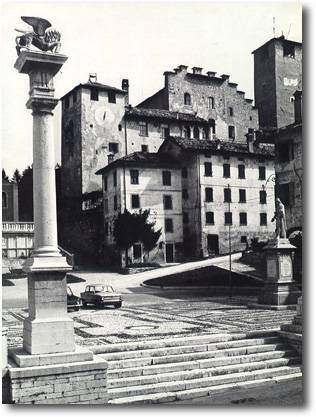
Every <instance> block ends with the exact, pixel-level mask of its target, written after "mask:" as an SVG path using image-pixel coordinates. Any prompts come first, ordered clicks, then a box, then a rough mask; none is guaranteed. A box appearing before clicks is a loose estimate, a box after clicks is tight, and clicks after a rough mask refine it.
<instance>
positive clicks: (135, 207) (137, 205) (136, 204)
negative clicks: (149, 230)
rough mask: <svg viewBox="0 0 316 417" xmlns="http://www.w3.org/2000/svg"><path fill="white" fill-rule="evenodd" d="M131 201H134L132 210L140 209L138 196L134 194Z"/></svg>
mask: <svg viewBox="0 0 316 417" xmlns="http://www.w3.org/2000/svg"><path fill="white" fill-rule="evenodd" d="M131 199H132V209H138V208H140V201H139V195H138V194H132V195H131Z"/></svg>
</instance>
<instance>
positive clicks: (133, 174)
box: [130, 169, 139, 184]
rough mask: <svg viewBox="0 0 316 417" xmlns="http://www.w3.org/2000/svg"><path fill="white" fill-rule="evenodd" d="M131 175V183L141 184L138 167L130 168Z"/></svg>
mask: <svg viewBox="0 0 316 417" xmlns="http://www.w3.org/2000/svg"><path fill="white" fill-rule="evenodd" d="M130 175H131V184H139V178H138V177H139V172H138V169H131V170H130Z"/></svg>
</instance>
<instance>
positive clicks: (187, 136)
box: [183, 126, 190, 139]
mask: <svg viewBox="0 0 316 417" xmlns="http://www.w3.org/2000/svg"><path fill="white" fill-rule="evenodd" d="M183 137H184V138H185V139H190V127H189V126H184V128H183Z"/></svg>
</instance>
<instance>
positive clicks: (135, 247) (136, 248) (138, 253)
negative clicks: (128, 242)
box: [133, 243, 142, 262]
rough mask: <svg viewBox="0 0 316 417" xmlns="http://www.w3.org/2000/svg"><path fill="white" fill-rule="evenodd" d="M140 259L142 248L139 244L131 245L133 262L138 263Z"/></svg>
mask: <svg viewBox="0 0 316 417" xmlns="http://www.w3.org/2000/svg"><path fill="white" fill-rule="evenodd" d="M141 257H142V247H141V245H140V244H139V243H135V245H133V258H134V260H135V261H138V262H140V261H141Z"/></svg>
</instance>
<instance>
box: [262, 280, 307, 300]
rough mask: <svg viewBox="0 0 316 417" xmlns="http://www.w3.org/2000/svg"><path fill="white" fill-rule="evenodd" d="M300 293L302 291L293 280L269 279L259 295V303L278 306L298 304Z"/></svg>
mask: <svg viewBox="0 0 316 417" xmlns="http://www.w3.org/2000/svg"><path fill="white" fill-rule="evenodd" d="M300 295H301V291H299V290H298V288H297V286H296V284H295V282H293V281H288V282H286V281H277V282H271V281H267V282H266V283H265V286H264V288H263V292H262V293H261V294H260V295H259V297H258V303H259V304H267V305H277V306H282V305H296V303H297V300H298V298H299V297H300Z"/></svg>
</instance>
